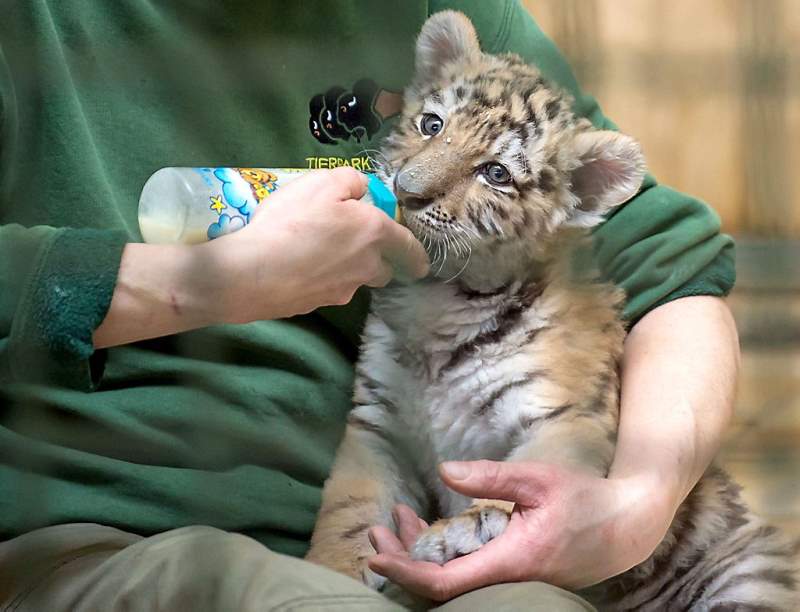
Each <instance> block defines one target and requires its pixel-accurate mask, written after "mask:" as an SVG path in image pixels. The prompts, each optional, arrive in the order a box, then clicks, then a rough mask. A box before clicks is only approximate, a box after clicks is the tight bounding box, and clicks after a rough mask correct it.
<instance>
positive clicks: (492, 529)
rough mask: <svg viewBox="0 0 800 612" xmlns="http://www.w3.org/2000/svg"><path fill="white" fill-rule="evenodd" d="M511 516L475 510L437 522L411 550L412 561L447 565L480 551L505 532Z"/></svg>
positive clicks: (493, 510) (487, 508)
mask: <svg viewBox="0 0 800 612" xmlns="http://www.w3.org/2000/svg"><path fill="white" fill-rule="evenodd" d="M507 525H508V512H506V511H505V510H503V509H502V508H496V507H494V506H483V507H474V508H469V509H468V510H465V511H464V512H463V513H461V514H459V515H458V516H454V517H453V518H449V519H441V520H439V521H436V522H435V523H434V524H433V525H431V526H430V527H429V528H428V529H426V530H425V531H423V532H422V534H420V536H419V537H418V538H417V541H416V542H414V546H412V548H411V558H412V559H414V560H416V561H431V562H433V563H438V564H439V565H443V564H445V563H447V562H448V561H450V560H451V559H455V558H456V557H461V556H463V555H466V554H469V553H471V552H474V551H476V550H478V549H479V548H480V547H481V546H483V545H484V544H486V543H487V542H488V541H489V540H492V539H494V538H496V537H497V536H499V535H500V534H501V533H503V531H505V528H506V526H507Z"/></svg>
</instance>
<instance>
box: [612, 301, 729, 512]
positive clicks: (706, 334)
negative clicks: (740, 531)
mask: <svg viewBox="0 0 800 612" xmlns="http://www.w3.org/2000/svg"><path fill="white" fill-rule="evenodd" d="M738 367H739V345H738V337H737V334H736V327H735V324H734V322H733V317H732V316H731V313H730V310H729V309H728V307H727V305H726V304H725V302H724V301H723V300H722V299H720V298H715V297H707V296H696V297H686V298H682V299H679V300H675V301H673V302H669V303H667V304H665V305H663V306H660V307H658V308H656V309H655V310H653V311H651V312H650V313H649V314H647V315H646V316H645V317H644V318H642V319H641V321H639V322H638V323H637V324H636V325H635V326H634V327H633V329H632V330H631V332H630V334H629V335H628V338H627V340H626V343H625V354H624V358H623V364H622V393H621V398H622V400H621V401H622V403H621V409H620V410H621V413H620V425H619V436H618V442H617V451H616V456H615V460H614V463H613V465H612V467H611V472H610V477H612V478H626V479H632V480H633V481H639V482H641V483H642V485H643V486H644V487H645V488H647V489H649V490H650V491H651V493H652V494H653V496H654V499H657V500H658V501H659V502H660V503H661V504H664V505H666V506H667V508H666V509H665V511H666V514H670V513H672V512H674V511H675V509H676V508H677V506H678V505H679V504H680V502H682V501H683V499H684V498H685V497H686V495H687V494H688V493H689V491H690V490H691V488H692V487H693V486H694V484H695V483H696V482H697V480H698V479H699V478H700V476H701V475H702V474H703V472H704V471H705V469H706V468H707V467H708V464H709V463H710V462H711V459H712V458H713V457H714V455H715V454H716V452H717V450H718V449H719V445H720V441H721V438H722V435H723V432H724V430H725V428H726V427H727V425H728V423H729V421H730V419H731V415H732V410H733V397H734V392H735V385H736V376H737V372H738Z"/></svg>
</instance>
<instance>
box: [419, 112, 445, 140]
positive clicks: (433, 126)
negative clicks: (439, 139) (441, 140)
mask: <svg viewBox="0 0 800 612" xmlns="http://www.w3.org/2000/svg"><path fill="white" fill-rule="evenodd" d="M443 125H444V122H443V121H442V119H441V117H439V115H434V114H433V113H425V114H424V115H422V121H420V123H419V131H420V132H422V133H423V134H425V136H436V134H438V133H439V132H441V131H442V126H443Z"/></svg>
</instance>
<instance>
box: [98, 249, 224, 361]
mask: <svg viewBox="0 0 800 612" xmlns="http://www.w3.org/2000/svg"><path fill="white" fill-rule="evenodd" d="M213 263H214V262H213V254H212V252H211V249H210V248H209V245H199V246H186V245H151V244H137V243H131V244H128V245H126V246H125V250H124V251H123V253H122V260H121V262H120V269H119V273H118V276H117V284H116V286H115V289H114V295H113V297H112V299H111V305H110V307H109V310H108V313H107V314H106V317H105V319H104V320H103V322H102V323H101V324H100V326H99V327H98V328H97V329H96V330H95V332H94V336H93V337H94V344H95V348H105V347H109V346H116V345H119V344H127V343H129V342H135V341H138V340H145V339H148V338H156V337H159V336H165V335H169V334H175V333H179V332H182V331H187V330H190V329H195V328H198V327H203V326H206V325H211V324H213V323H218V322H221V321H222V312H223V311H224V308H223V305H222V304H221V303H220V300H219V299H215V296H219V295H220V287H221V284H220V283H218V282H217V281H218V279H216V278H215V274H216V273H215V272H214V271H215V270H216V269H217V266H216V265H212V264H213Z"/></svg>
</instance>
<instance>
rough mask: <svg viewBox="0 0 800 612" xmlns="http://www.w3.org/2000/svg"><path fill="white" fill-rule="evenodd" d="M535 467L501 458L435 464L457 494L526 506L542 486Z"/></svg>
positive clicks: (532, 500)
mask: <svg viewBox="0 0 800 612" xmlns="http://www.w3.org/2000/svg"><path fill="white" fill-rule="evenodd" d="M537 468H538V466H537V465H535V464H526V463H511V462H509V463H505V462H502V461H446V462H445V463H442V464H441V465H440V466H439V474H440V475H441V477H442V480H444V482H445V484H446V485H447V486H448V487H450V488H451V489H453V490H455V491H457V492H458V493H462V494H464V495H469V496H470V497H478V498H483V499H502V500H505V501H513V502H517V503H520V504H523V505H526V506H530V505H533V504H534V502H535V501H536V499H537V498H538V497H540V496H541V493H542V490H543V488H544V487H543V482H542V474H541V473H540V470H539V469H537Z"/></svg>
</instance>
